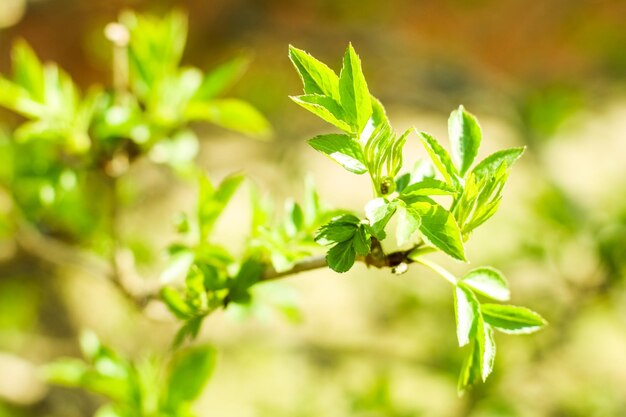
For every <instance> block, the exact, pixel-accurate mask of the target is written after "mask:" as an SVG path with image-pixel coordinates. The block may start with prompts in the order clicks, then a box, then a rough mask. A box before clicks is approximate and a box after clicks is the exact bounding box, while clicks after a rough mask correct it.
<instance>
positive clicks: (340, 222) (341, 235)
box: [315, 214, 360, 245]
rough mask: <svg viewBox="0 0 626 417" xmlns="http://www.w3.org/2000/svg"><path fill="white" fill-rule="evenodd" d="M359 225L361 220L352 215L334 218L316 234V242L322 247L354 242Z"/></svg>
mask: <svg viewBox="0 0 626 417" xmlns="http://www.w3.org/2000/svg"><path fill="white" fill-rule="evenodd" d="M359 223H360V220H359V219H358V218H357V217H356V216H353V215H351V214H344V215H342V216H338V217H334V218H333V219H332V220H331V221H330V222H329V223H328V224H325V225H324V226H322V227H321V228H320V229H319V230H318V232H317V233H316V234H315V241H316V242H317V243H319V244H320V245H332V244H334V243H339V242H345V241H348V240H352V238H353V237H354V234H355V233H356V232H357V228H358V225H359Z"/></svg>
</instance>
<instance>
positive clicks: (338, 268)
mask: <svg viewBox="0 0 626 417" xmlns="http://www.w3.org/2000/svg"><path fill="white" fill-rule="evenodd" d="M355 260H356V250H355V248H354V245H353V243H352V240H347V241H345V242H339V243H337V244H336V245H335V246H333V247H332V248H330V249H329V250H328V253H327V254H326V262H328V266H329V267H330V269H332V270H333V271H335V272H339V273H343V272H347V271H349V270H350V268H352V265H354V262H355Z"/></svg>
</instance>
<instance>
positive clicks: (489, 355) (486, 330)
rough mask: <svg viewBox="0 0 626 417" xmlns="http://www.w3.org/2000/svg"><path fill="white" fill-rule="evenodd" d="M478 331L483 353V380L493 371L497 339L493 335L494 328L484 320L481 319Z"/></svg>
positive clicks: (477, 336)
mask: <svg viewBox="0 0 626 417" xmlns="http://www.w3.org/2000/svg"><path fill="white" fill-rule="evenodd" d="M478 326H479V328H478V331H477V332H476V333H477V334H476V340H477V341H478V344H479V346H480V353H481V360H480V364H481V367H480V368H481V376H482V379H483V382H484V381H486V380H487V377H488V376H489V375H490V374H491V372H492V371H493V364H494V362H495V359H496V341H495V339H494V337H493V329H492V328H491V326H489V325H488V324H487V323H485V322H484V320H483V319H482V317H481V319H480V320H479V323H478Z"/></svg>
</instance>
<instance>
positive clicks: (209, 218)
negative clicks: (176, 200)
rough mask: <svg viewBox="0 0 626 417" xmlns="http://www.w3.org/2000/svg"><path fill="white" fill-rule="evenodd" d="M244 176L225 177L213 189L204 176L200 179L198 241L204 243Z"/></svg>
mask: <svg viewBox="0 0 626 417" xmlns="http://www.w3.org/2000/svg"><path fill="white" fill-rule="evenodd" d="M243 179H244V176H243V175H242V174H233V175H230V176H228V177H226V178H225V179H224V180H223V181H222V182H221V183H220V185H219V186H218V187H217V189H215V188H214V187H213V184H212V183H211V181H210V180H209V178H208V177H207V176H206V175H202V176H201V177H200V192H199V197H198V223H199V224H200V240H201V241H205V240H206V238H207V237H208V235H209V234H210V232H211V230H212V229H213V226H214V225H215V222H216V221H217V219H218V217H219V216H220V214H222V212H223V211H224V208H225V207H226V204H228V202H229V201H230V199H231V197H232V196H233V194H234V193H235V191H237V189H238V188H239V186H240V185H241V182H242V181H243Z"/></svg>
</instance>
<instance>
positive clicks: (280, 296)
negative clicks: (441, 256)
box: [0, 0, 626, 417]
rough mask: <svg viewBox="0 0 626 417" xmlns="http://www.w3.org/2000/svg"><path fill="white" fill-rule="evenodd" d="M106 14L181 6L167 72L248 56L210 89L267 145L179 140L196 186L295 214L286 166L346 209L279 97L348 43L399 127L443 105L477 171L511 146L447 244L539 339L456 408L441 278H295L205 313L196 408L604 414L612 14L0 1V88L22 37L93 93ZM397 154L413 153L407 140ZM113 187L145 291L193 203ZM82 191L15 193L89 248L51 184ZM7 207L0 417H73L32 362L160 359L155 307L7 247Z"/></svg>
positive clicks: (613, 313)
mask: <svg viewBox="0 0 626 417" xmlns="http://www.w3.org/2000/svg"><path fill="white" fill-rule="evenodd" d="M125 8H133V9H135V10H138V11H150V12H153V13H157V14H158V13H165V12H167V11H170V10H171V9H173V8H178V9H181V10H183V11H186V12H188V14H189V28H190V33H189V38H188V46H187V50H186V52H185V55H184V56H183V63H185V64H193V65H195V66H197V67H199V68H201V69H202V70H207V69H210V68H214V67H216V66H217V65H218V64H220V63H223V62H226V61H228V60H229V59H232V58H236V57H239V56H242V55H243V56H249V57H251V58H252V59H253V60H252V63H251V64H250V65H249V68H248V70H247V72H246V74H245V75H244V77H243V78H242V79H241V81H240V82H239V83H238V84H236V85H235V86H234V87H232V88H231V89H230V90H229V94H230V95H231V96H235V97H240V98H244V99H246V100H248V101H249V102H251V103H253V104H254V105H255V106H256V107H257V108H259V109H260V110H261V111H262V112H263V113H264V114H266V115H267V116H268V118H269V120H270V121H271V123H272V125H273V128H274V131H275V133H274V139H273V142H255V141H251V140H250V139H246V138H244V137H241V136H240V135H238V134H235V133H230V132H227V131H225V130H223V129H221V128H218V127H212V126H205V125H202V126H200V125H198V126H197V129H195V130H196V132H197V135H198V136H199V137H200V139H201V141H200V148H199V151H198V155H197V159H196V161H197V163H198V165H199V166H201V167H202V168H203V169H205V170H207V171H208V172H209V173H210V175H211V176H212V177H215V178H222V177H224V176H225V175H227V174H229V173H231V172H232V171H237V170H239V169H244V170H245V171H246V172H247V173H249V174H250V176H251V177H252V178H254V179H255V181H256V182H257V183H258V184H259V185H260V187H261V189H262V190H267V192H268V193H270V194H271V195H272V196H273V197H272V198H273V199H276V201H282V199H283V198H284V197H286V196H295V197H296V198H301V197H302V186H301V184H302V182H303V177H304V175H305V174H306V173H307V172H311V173H312V177H313V178H315V181H316V183H317V186H318V189H319V190H320V194H321V196H322V199H324V200H325V201H328V202H330V203H331V204H333V205H336V206H344V207H348V208H353V209H357V210H358V209H359V208H360V207H361V206H362V202H364V201H366V200H367V199H368V193H369V188H368V187H367V186H366V184H365V183H363V184H360V185H361V186H360V187H359V186H358V185H359V184H356V183H355V180H354V178H353V177H351V176H349V174H344V173H342V172H340V171H339V170H337V169H332V167H331V166H330V165H329V162H328V161H327V160H326V159H325V158H323V157H321V156H320V155H318V154H316V153H315V152H314V151H313V150H311V149H308V148H307V146H306V144H305V143H304V142H305V141H304V139H306V138H309V137H311V136H312V135H314V134H317V133H320V132H322V131H324V130H323V129H324V127H323V125H322V124H321V122H318V121H317V120H315V119H314V118H312V117H308V115H307V114H306V113H305V112H302V111H300V110H299V109H298V108H297V106H295V105H294V104H293V103H291V101H290V100H288V98H287V96H288V95H293V94H296V93H297V92H299V90H300V81H299V80H298V77H297V74H296V73H295V72H294V71H293V69H292V68H291V66H290V63H289V61H288V59H287V45H288V44H294V45H296V46H298V47H301V48H303V49H305V50H308V51H310V52H311V53H313V54H314V55H315V56H316V57H318V58H320V59H321V60H322V61H324V62H329V63H333V62H334V61H333V59H334V58H333V57H339V56H341V53H342V51H343V49H344V48H345V45H346V44H347V43H348V42H349V41H352V42H353V44H354V45H355V47H356V48H357V49H358V51H359V53H360V55H361V58H362V60H363V63H364V71H365V74H366V77H367V79H368V84H369V87H370V90H371V91H372V93H373V94H374V95H376V96H377V97H379V98H380V99H381V101H382V102H383V103H385V106H386V107H387V110H388V113H389V116H390V119H391V120H392V121H393V123H394V124H395V125H396V126H398V128H399V130H403V129H402V128H403V127H409V126H412V125H415V126H417V127H418V128H419V129H421V130H426V131H430V132H432V133H433V134H434V136H436V137H443V136H445V134H444V132H445V121H446V119H447V115H448V114H449V111H450V110H451V109H453V108H455V107H456V106H457V105H458V104H459V103H463V104H464V105H465V106H466V107H467V108H468V109H470V110H471V111H472V112H473V113H474V114H476V115H477V116H478V117H479V119H480V120H481V122H482V125H483V132H484V136H485V140H484V141H483V143H484V148H485V149H483V151H482V152H484V155H487V154H488V153H489V152H490V151H491V150H493V149H499V148H503V147H506V146H516V145H526V146H528V150H527V152H526V154H525V156H524V158H522V160H521V161H520V162H519V163H518V165H516V169H515V170H514V172H513V174H512V176H511V180H510V186H509V187H508V190H507V191H506V197H505V199H504V201H503V204H502V206H501V209H500V211H499V213H498V214H497V216H495V217H494V219H493V220H492V221H491V223H490V224H489V225H487V226H485V227H484V228H483V230H481V231H480V232H478V233H477V234H476V236H475V238H474V241H473V243H472V244H471V245H470V247H469V248H468V251H469V252H470V255H471V256H470V258H471V259H473V260H474V261H475V264H477V265H478V264H481V263H490V264H492V265H494V266H496V267H497V268H499V269H501V270H503V271H504V272H505V273H506V274H507V276H508V277H509V280H510V283H511V287H512V293H513V302H515V303H516V304H522V305H527V306H529V307H531V308H533V309H534V310H536V311H539V312H541V314H542V315H543V316H544V317H546V318H547V319H548V321H549V322H550V323H551V325H550V327H548V328H547V329H546V330H544V331H543V332H542V333H540V334H537V335H534V336H532V337H526V338H502V339H501V340H500V339H499V340H498V346H501V348H500V350H499V355H498V359H497V361H496V372H495V373H494V375H493V376H492V377H491V379H490V380H489V381H488V383H487V384H486V385H482V386H478V387H477V389H475V390H473V391H471V392H470V393H468V394H466V396H465V397H463V398H461V399H459V398H457V395H456V388H455V387H456V373H457V371H458V369H459V367H460V362H461V360H462V354H461V352H459V350H458V348H457V347H456V342H455V333H454V318H453V309H452V297H451V296H450V295H451V294H449V289H448V287H446V286H445V284H442V283H440V282H439V280H437V279H435V278H434V277H433V276H432V275H431V274H430V273H429V272H427V271H425V270H423V269H420V268H417V267H412V268H411V269H410V271H409V272H408V273H407V274H405V275H403V276H400V277H396V276H393V275H391V274H389V273H387V272H385V271H368V270H367V269H366V268H365V267H364V266H363V265H359V266H357V267H355V268H354V269H353V270H352V271H350V273H349V274H347V275H346V276H338V275H336V274H334V273H331V272H330V271H315V272H309V273H306V274H304V275H302V276H297V277H294V278H291V279H289V280H285V281H284V282H280V283H272V284H264V285H262V286H259V288H258V289H255V291H256V294H255V295H256V297H255V299H256V300H257V301H256V302H255V303H254V304H253V305H252V306H251V307H250V308H248V309H245V310H244V309H239V310H234V309H233V310H230V311H228V312H227V313H226V314H222V313H220V314H217V315H214V316H212V317H211V318H210V319H209V320H208V321H207V323H206V324H205V326H204V329H203V332H202V334H201V336H200V339H201V340H202V341H203V342H209V343H211V344H213V345H214V346H216V348H217V350H218V352H219V360H218V363H217V365H216V369H215V373H214V376H213V378H212V380H211V382H210V384H209V385H208V387H207V389H206V390H205V391H204V393H203V394H202V396H201V398H200V401H199V402H198V403H197V406H196V410H197V412H198V414H199V415H203V416H204V415H223V416H242V417H245V416H278V417H279V416H283V415H284V416H303V417H305V416H318V415H325V416H363V417H366V416H367V417H369V416H420V415H424V416H494V417H495V416H520V417H523V416H554V417H558V416H581V417H582V416H585V417H589V416H621V415H626V397H625V396H624V390H623V387H624V386H626V361H625V360H624V352H625V351H626V309H625V307H624V306H626V289H625V285H624V274H625V273H626V199H624V195H625V192H626V181H625V178H626V167H625V165H624V162H623V161H624V156H625V155H626V140H625V135H626V94H625V93H626V89H625V87H626V54H625V53H624V45H626V29H624V21H625V19H626V3H625V2H622V1H617V0H614V1H601V0H549V1H544V2H527V1H521V0H506V1H496V0H465V1H464V0H443V1H436V0H419V1H408V0H393V1H387V2H376V1H371V0H359V1H357V0H345V1H330V0H316V1H287V0H213V1H211V2H200V1H191V0H189V1H174V0H171V1H165V0H161V1H147V0H145V1H141V0H136V1H132V0H127V1H122V0H107V1H104V0H90V1H85V0H32V1H30V0H3V1H2V2H0V73H2V74H9V73H10V72H11V68H10V67H11V64H10V59H9V57H10V49H11V45H12V44H13V43H14V41H15V40H16V39H19V38H23V39H25V40H27V41H28V42H29V44H30V45H31V46H32V47H33V49H34V50H35V51H36V52H37V54H38V55H39V56H40V57H41V58H42V60H45V61H55V62H58V63H59V65H60V66H61V67H62V68H64V69H65V70H66V71H67V72H68V73H69V74H71V75H72V77H73V79H74V80H75V82H76V83H77V84H78V85H79V86H81V87H86V86H88V85H90V84H92V83H94V82H95V83H100V84H107V85H111V84H112V83H113V80H111V75H110V74H111V71H110V61H111V58H112V57H111V47H110V44H109V43H108V41H107V40H106V39H105V37H104V35H103V28H104V26H105V25H106V24H107V23H108V22H111V21H114V20H116V19H117V17H118V14H119V12H120V11H121V10H123V9H125ZM334 66H335V67H338V66H339V60H338V59H337V62H335V65H334ZM20 122H21V119H20V118H19V117H18V116H15V115H14V114H12V113H10V112H8V111H5V110H3V109H0V177H1V178H2V181H3V182H4V181H7V179H9V178H10V177H11V175H13V174H12V173H14V172H17V171H19V169H20V166H16V165H15V163H16V161H22V163H24V161H29V159H28V158H32V162H33V163H36V161H38V160H41V161H45V160H46V158H45V155H43V156H42V155H40V153H38V150H37V149H36V146H33V149H27V150H25V152H26V151H27V152H28V158H26V159H24V158H13V157H12V156H11V152H12V151H11V150H12V149H14V148H13V147H12V146H11V141H12V138H11V137H10V132H11V131H12V129H13V128H14V127H15V126H17V125H18V124H19V123H20ZM490 146H491V149H490ZM408 148H409V149H410V148H413V149H414V150H415V153H416V154H417V153H418V146H417V144H416V143H414V144H409V145H408ZM165 153H166V154H167V153H168V150H167V149H166V150H165ZM484 155H483V156H484ZM23 168H24V169H32V168H33V164H32V163H30V161H29V163H26V164H25V166H24V167H23ZM41 169H44V170H45V167H43V168H41ZM130 170H131V171H130V172H129V174H128V175H127V176H126V177H125V179H123V180H121V182H120V184H119V187H120V193H119V194H120V200H121V204H122V206H121V208H120V214H119V217H120V220H119V221H120V228H119V229H120V239H121V241H122V242H123V246H124V248H126V249H127V252H128V257H129V258H130V259H131V260H132V263H134V264H135V267H136V269H137V270H138V271H139V272H140V273H141V276H145V277H153V278H154V277H158V274H159V272H160V270H161V269H162V267H163V266H164V265H165V261H166V255H165V248H166V246H167V245H168V244H169V243H170V242H171V241H172V239H173V237H174V235H175V227H174V218H175V214H176V213H178V212H180V211H183V210H189V209H190V207H192V205H193V204H194V199H195V194H196V191H197V190H196V188H195V186H194V185H193V184H192V183H190V182H188V181H186V179H185V178H186V177H185V174H184V172H183V173H181V172H179V171H176V170H175V171H171V170H168V169H164V168H163V167H161V166H155V165H153V164H149V163H146V162H145V161H139V162H138V163H137V164H134V165H133V166H132V167H131V168H130ZM86 175H89V173H88V172H84V173H80V174H79V177H78V178H75V177H72V176H71V175H70V174H67V173H64V172H56V173H55V176H53V177H54V178H55V181H57V183H55V184H54V186H53V187H52V188H50V187H51V186H48V187H46V185H45V184H44V185H43V186H42V185H41V184H33V183H29V184H26V185H25V186H32V187H35V188H36V189H37V191H38V195H39V197H40V199H41V200H42V201H46V198H50V195H51V193H55V192H56V193H58V192H59V190H60V191H61V192H63V190H64V189H65V190H66V194H65V195H63V196H62V197H63V198H57V199H55V201H56V203H55V204H53V205H51V206H48V207H47V208H46V209H45V210H43V211H42V212H35V213H31V214H33V215H35V216H36V218H35V219H36V221H37V222H39V223H38V224H39V225H40V226H41V225H45V226H46V227H49V228H50V230H49V231H53V232H55V233H56V234H57V237H61V238H63V239H67V240H68V241H71V242H76V241H79V242H82V244H85V245H88V246H89V247H91V248H95V249H96V250H101V251H106V248H107V245H110V241H109V240H108V238H107V236H106V235H105V234H104V233H103V228H104V227H105V225H104V224H102V223H103V222H104V223H106V217H104V220H103V217H102V213H101V210H102V207H101V205H100V204H99V203H100V202H102V201H105V200H104V197H103V194H102V192H101V191H99V190H97V189H93V190H90V192H89V193H87V194H80V195H73V193H72V192H71V189H72V187H69V185H71V183H72V182H73V181H74V182H75V181H80V180H81V178H82V176H86ZM63 184H65V188H64V186H63ZM46 190H47V191H46ZM50 190H52V191H50ZM67 190H70V191H67ZM21 191H22V192H23V193H24V195H30V194H32V193H29V191H28V189H25V188H22V189H21ZM55 195H56V194H55ZM14 197H15V196H11V195H10V194H8V193H7V192H6V191H5V188H2V189H0V416H2V417H4V416H16V417H31V416H33V417H34V416H37V417H40V416H47V417H57V416H58V417H61V416H63V417H73V416H77V417H78V416H81V417H82V416H89V415H92V414H93V412H94V410H96V409H97V408H98V407H99V405H100V404H102V398H100V397H98V396H93V395H90V394H85V393H84V392H82V391H78V390H74V389H68V388H59V387H52V386H48V385H46V384H44V383H43V382H41V379H40V376H39V373H38V369H39V365H42V364H45V363H48V362H50V361H52V360H54V359H56V358H58V357H60V356H75V357H78V356H80V353H79V345H78V341H77V340H78V339H77V334H78V333H79V332H80V331H81V330H82V329H84V328H90V329H93V330H94V331H95V332H96V333H97V334H99V335H100V337H101V339H102V340H103V341H105V342H106V344H107V345H108V346H112V347H114V348H115V350H116V351H118V352H121V354H122V355H124V356H125V357H129V358H135V359H137V360H142V359H141V358H147V357H151V355H163V354H166V353H167V351H168V349H169V347H170V346H169V343H170V340H171V339H172V337H173V335H174V334H175V332H176V323H175V322H174V321H173V320H172V318H171V317H170V316H169V314H167V313H166V312H165V311H164V309H163V308H162V306H160V305H158V304H157V305H148V308H147V309H146V311H145V312H144V313H139V312H138V311H137V310H136V308H135V307H134V306H133V305H132V304H131V303H129V302H128V300H126V299H125V298H124V297H122V296H121V295H120V294H119V293H118V292H117V291H116V289H115V288H114V287H113V286H111V285H110V284H109V283H107V282H106V281H103V280H98V279H97V274H95V273H93V274H90V273H89V271H86V270H85V269H84V268H80V267H76V266H71V265H70V266H67V267H59V266H57V265H53V264H51V263H50V262H48V260H46V259H45V257H44V258H42V257H40V256H37V255H36V254H33V253H31V252H29V251H28V250H27V249H28V245H26V246H24V245H23V241H24V239H25V237H24V236H20V234H19V231H20V230H22V229H20V228H18V227H17V226H18V225H16V224H15V216H14V214H13V213H14V212H15V210H16V209H19V208H20V207H19V206H16V200H15V198H14ZM21 204H23V205H28V204H29V203H28V202H27V201H24V200H22V201H21ZM246 207H247V197H246V196H245V193H240V194H238V195H237V196H236V197H235V204H233V205H232V206H231V207H230V208H229V211H228V212H227V213H225V215H224V216H225V217H224V219H222V221H221V222H220V224H218V225H217V231H216V235H218V236H221V237H222V239H223V241H224V242H225V243H226V244H227V245H230V246H232V247H237V246H238V245H239V246H241V242H240V241H241V237H242V236H243V235H244V233H245V229H246V227H247V226H246V225H245V224H242V222H241V221H240V220H239V219H240V218H241V216H243V215H246V214H247V211H248V210H249V209H247V208H246ZM30 220H33V219H32V218H31V219H30ZM70 226H71V228H72V229H69V230H68V227H70ZM20 242H22V243H20ZM98 248H99V249H98ZM465 268H466V266H464V265H456V264H452V265H450V269H451V270H453V271H458V272H462V271H464V269H465ZM92 275H93V276H92ZM153 278H146V279H153Z"/></svg>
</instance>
